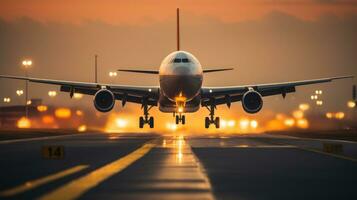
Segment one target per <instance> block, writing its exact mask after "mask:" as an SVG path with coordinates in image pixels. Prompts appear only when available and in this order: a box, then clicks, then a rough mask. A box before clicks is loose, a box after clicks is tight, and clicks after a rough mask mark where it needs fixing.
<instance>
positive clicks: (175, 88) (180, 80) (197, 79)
mask: <svg viewBox="0 0 357 200" xmlns="http://www.w3.org/2000/svg"><path fill="white" fill-rule="evenodd" d="M201 87H202V76H201V75H161V76H160V88H161V90H162V92H163V94H164V96H166V97H167V98H168V99H170V100H171V101H175V97H178V96H184V97H186V98H187V101H190V100H192V99H193V98H194V97H196V96H197V95H198V94H199V92H200V89H201Z"/></svg>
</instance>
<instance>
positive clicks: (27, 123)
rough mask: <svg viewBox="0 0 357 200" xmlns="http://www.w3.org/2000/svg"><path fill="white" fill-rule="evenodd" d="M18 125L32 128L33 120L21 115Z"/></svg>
mask: <svg viewBox="0 0 357 200" xmlns="http://www.w3.org/2000/svg"><path fill="white" fill-rule="evenodd" d="M17 127H18V128H31V121H30V120H29V119H28V118H26V117H21V118H20V119H19V120H18V121H17Z"/></svg>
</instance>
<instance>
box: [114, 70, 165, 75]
mask: <svg viewBox="0 0 357 200" xmlns="http://www.w3.org/2000/svg"><path fill="white" fill-rule="evenodd" d="M118 71H119V72H133V73H141V74H159V70H140V69H118Z"/></svg>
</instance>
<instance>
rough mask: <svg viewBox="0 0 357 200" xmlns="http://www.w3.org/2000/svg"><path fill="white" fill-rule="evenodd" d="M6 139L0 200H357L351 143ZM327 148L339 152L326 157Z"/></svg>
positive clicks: (152, 137)
mask: <svg viewBox="0 0 357 200" xmlns="http://www.w3.org/2000/svg"><path fill="white" fill-rule="evenodd" d="M7 139H8V138H7ZM7 139H6V140H3V141H0V163H1V170H0V177H1V181H0V183H1V184H0V199H146V200H149V199H357V192H356V186H357V143H356V142H350V141H343V140H327V139H302V138H296V137H289V136H277V135H268V134H249V135H207V134H201V135H195V136H190V135H188V134H187V133H177V134H173V135H170V134H168V135H159V134H148V133H146V134H136V133H120V134H103V133H86V134H74V135H60V136H54V137H40V138H26V139H18V138H16V140H7ZM326 143H327V144H337V145H340V146H342V148H343V150H342V152H337V153H335V152H326V151H324V144H326ZM44 146H63V148H64V157H63V158H60V159H46V158H43V154H42V151H41V149H42V148H43V147H44Z"/></svg>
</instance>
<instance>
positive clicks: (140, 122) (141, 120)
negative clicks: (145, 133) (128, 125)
mask: <svg viewBox="0 0 357 200" xmlns="http://www.w3.org/2000/svg"><path fill="white" fill-rule="evenodd" d="M144 124H145V121H144V118H143V117H140V118H139V128H143V127H144Z"/></svg>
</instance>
